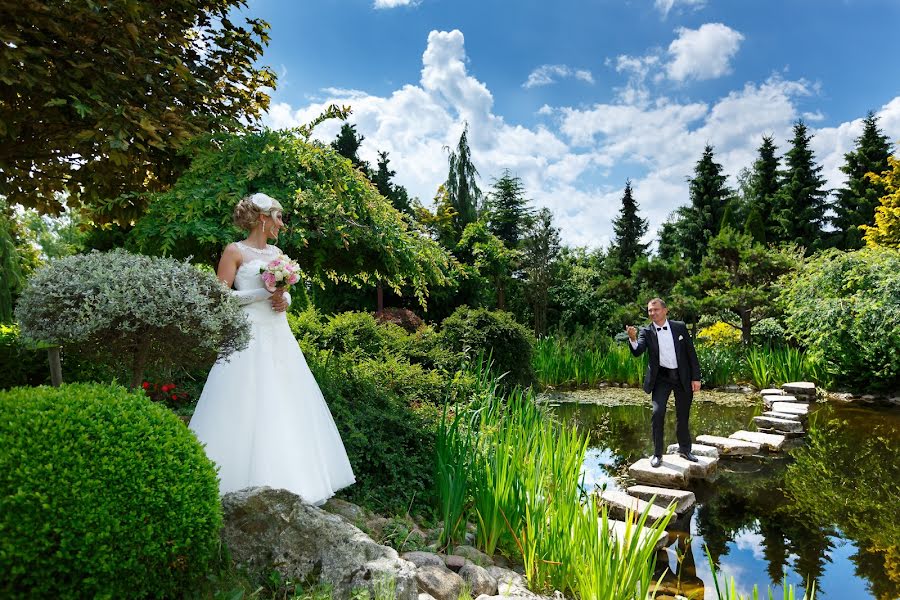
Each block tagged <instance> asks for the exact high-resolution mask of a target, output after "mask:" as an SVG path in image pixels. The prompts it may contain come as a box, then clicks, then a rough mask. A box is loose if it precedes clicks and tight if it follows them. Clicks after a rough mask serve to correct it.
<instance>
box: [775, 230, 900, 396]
mask: <svg viewBox="0 0 900 600" xmlns="http://www.w3.org/2000/svg"><path fill="white" fill-rule="evenodd" d="M781 300H782V303H783V305H784V311H785V319H784V322H785V326H786V327H787V329H788V332H789V334H790V335H791V336H792V337H793V338H795V339H796V340H797V341H799V342H800V343H801V344H802V345H803V346H804V347H806V348H807V349H808V351H809V352H810V354H811V355H812V357H813V358H814V359H815V360H816V361H817V362H819V363H820V364H821V365H822V366H823V368H824V369H825V371H826V373H827V374H828V375H830V376H831V377H833V378H834V379H835V382H836V383H838V384H839V385H848V386H851V387H852V388H853V389H872V390H896V389H898V388H900V335H898V331H900V329H898V325H897V318H896V315H897V314H900V251H898V250H892V249H889V248H879V249H863V250H858V251H856V252H846V253H844V252H839V251H836V250H831V251H826V252H823V253H821V254H820V255H818V256H815V257H813V258H812V259H809V260H808V261H807V262H806V263H805V264H804V265H803V266H802V267H801V268H800V270H799V272H798V273H797V274H796V275H793V276H791V277H790V278H788V279H787V280H786V281H785V282H784V289H783V291H782V294H781Z"/></svg>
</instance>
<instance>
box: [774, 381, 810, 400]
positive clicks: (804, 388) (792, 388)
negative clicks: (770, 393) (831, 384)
mask: <svg viewBox="0 0 900 600" xmlns="http://www.w3.org/2000/svg"><path fill="white" fill-rule="evenodd" d="M781 389H782V390H784V391H785V393H788V394H795V395H797V396H812V397H815V395H816V384H814V383H811V382H809V381H792V382H791V383H785V384H783V385H782V386H781Z"/></svg>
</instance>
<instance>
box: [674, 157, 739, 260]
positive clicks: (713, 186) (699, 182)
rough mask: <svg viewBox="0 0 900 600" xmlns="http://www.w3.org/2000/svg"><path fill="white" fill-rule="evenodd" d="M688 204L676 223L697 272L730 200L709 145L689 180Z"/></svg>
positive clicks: (720, 170) (688, 257)
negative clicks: (689, 199)
mask: <svg viewBox="0 0 900 600" xmlns="http://www.w3.org/2000/svg"><path fill="white" fill-rule="evenodd" d="M689 181H690V194H691V204H690V206H687V207H686V208H684V209H683V210H682V211H681V212H682V219H681V220H680V221H679V229H680V230H681V231H680V233H681V240H682V244H683V246H684V251H685V258H686V259H687V260H688V262H689V263H690V269H691V273H696V272H698V271H699V269H700V263H701V262H702V261H703V256H704V255H705V254H706V248H707V246H708V245H709V241H710V240H711V239H712V238H714V237H715V236H716V235H718V233H719V227H720V226H721V224H722V217H723V216H724V215H725V208H726V206H727V205H728V202H729V201H730V200H731V197H732V193H731V190H729V189H728V187H727V186H726V185H725V175H724V174H723V173H722V165H721V164H719V163H717V162H716V161H715V159H714V156H713V149H712V146H709V145H707V146H706V147H705V148H704V150H703V156H702V157H701V158H700V160H699V161H697V166H696V167H695V169H694V177H692V178H691V179H690V180H689Z"/></svg>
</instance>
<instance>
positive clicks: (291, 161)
mask: <svg viewBox="0 0 900 600" xmlns="http://www.w3.org/2000/svg"><path fill="white" fill-rule="evenodd" d="M256 191H264V192H266V193H268V194H269V195H271V196H273V197H275V198H278V199H279V200H280V201H281V203H282V204H283V205H284V208H285V214H286V219H287V221H288V223H289V227H288V231H287V232H286V233H283V234H282V236H281V238H280V240H279V242H278V243H279V247H280V248H281V249H282V250H283V251H284V252H285V253H286V254H287V255H289V256H291V257H292V258H293V259H294V260H296V261H297V262H298V263H300V266H301V267H302V269H303V271H304V273H305V275H306V276H307V277H308V278H309V279H310V280H312V281H313V282H314V283H317V284H320V285H321V284H322V283H324V282H325V281H331V282H333V283H337V282H342V283H349V284H350V285H353V286H356V287H368V288H370V289H373V292H374V287H375V285H376V284H377V283H378V282H379V281H380V282H381V283H382V284H383V285H384V286H385V287H388V288H391V289H393V290H394V291H395V292H396V293H397V294H401V293H402V292H404V291H406V292H407V293H408V292H409V291H412V293H413V294H414V295H415V297H416V298H417V299H418V300H419V302H420V303H421V304H423V305H424V304H425V298H426V296H427V295H428V291H429V288H430V287H431V286H434V285H438V286H440V285H448V284H449V282H450V281H449V279H448V275H447V269H448V268H449V258H448V256H447V254H446V252H445V251H444V250H443V249H442V248H441V247H440V246H439V245H438V244H437V243H436V242H434V241H433V240H431V239H430V238H428V237H427V236H426V235H424V234H423V233H422V232H420V231H418V230H416V229H414V228H413V227H412V225H411V224H410V223H409V222H408V220H407V219H405V218H404V217H403V215H401V214H400V213H399V212H397V211H396V210H394V208H393V207H392V206H391V204H390V203H389V202H388V201H387V200H386V199H385V198H384V197H382V196H381V195H380V194H379V193H378V192H377V191H376V190H375V188H374V187H373V186H372V184H371V183H370V182H369V181H368V180H367V179H366V177H365V176H364V175H363V174H362V173H361V172H359V171H358V170H356V169H354V168H353V165H352V164H351V163H350V161H349V160H347V159H345V158H343V157H342V156H340V155H339V154H338V153H337V152H335V151H334V150H333V149H332V148H330V147H325V146H322V145H321V144H318V143H316V142H310V141H309V140H308V139H307V138H306V137H304V136H303V135H302V134H301V133H299V132H297V131H294V130H284V131H270V130H266V131H262V132H259V133H254V134H247V135H241V136H236V135H235V136H218V137H212V138H209V139H207V140H205V142H204V143H203V144H202V145H201V147H200V148H199V149H198V153H197V154H196V156H195V158H194V160H193V162H192V163H191V166H190V168H189V169H188V170H187V171H186V172H185V173H184V175H183V176H182V177H181V178H180V179H179V180H178V182H177V183H176V184H175V185H174V186H173V187H172V188H171V189H170V190H169V191H167V192H165V193H162V194H157V195H155V196H154V197H153V200H152V202H151V204H150V207H149V209H148V212H147V214H146V216H144V217H143V218H142V219H140V220H139V221H138V222H137V224H136V226H135V228H134V231H133V233H132V240H133V242H134V243H135V244H136V246H137V247H138V248H139V249H140V250H141V251H143V252H147V253H150V254H165V255H171V256H174V257H177V258H186V257H188V256H193V257H194V258H195V259H199V260H202V261H203V262H206V263H207V264H215V262H216V261H217V259H218V256H219V254H220V253H221V251H222V248H224V247H225V246H226V245H227V244H229V243H231V242H233V241H234V240H235V239H236V237H237V235H238V232H237V230H236V229H235V227H234V225H232V211H233V209H234V205H235V204H236V203H237V202H238V200H239V199H240V198H242V197H244V196H246V195H247V194H248V193H251V192H256Z"/></svg>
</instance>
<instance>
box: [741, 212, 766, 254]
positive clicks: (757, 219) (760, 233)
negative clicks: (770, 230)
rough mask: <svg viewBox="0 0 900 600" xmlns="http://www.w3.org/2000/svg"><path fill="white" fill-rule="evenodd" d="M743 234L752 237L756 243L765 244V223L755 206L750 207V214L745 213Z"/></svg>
mask: <svg viewBox="0 0 900 600" xmlns="http://www.w3.org/2000/svg"><path fill="white" fill-rule="evenodd" d="M744 234H745V235H749V236H750V237H751V238H753V241H754V242H755V243H757V244H763V245H765V243H766V224H765V222H764V221H763V218H762V215H760V214H759V211H758V210H757V209H756V207H753V208H752V209H750V214H749V215H747V220H746V221H745V222H744Z"/></svg>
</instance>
